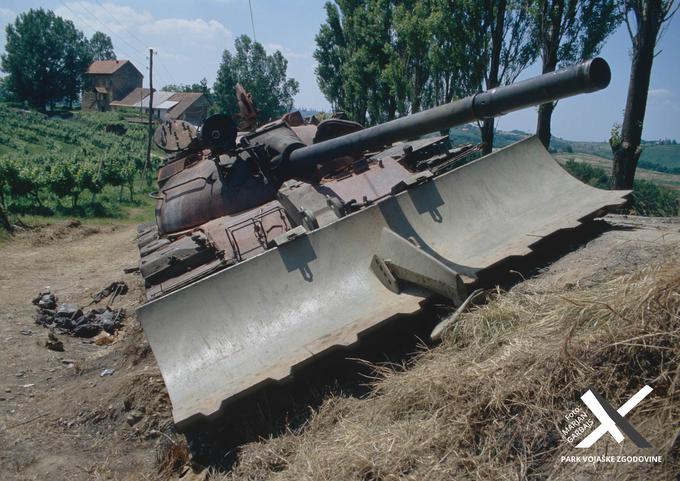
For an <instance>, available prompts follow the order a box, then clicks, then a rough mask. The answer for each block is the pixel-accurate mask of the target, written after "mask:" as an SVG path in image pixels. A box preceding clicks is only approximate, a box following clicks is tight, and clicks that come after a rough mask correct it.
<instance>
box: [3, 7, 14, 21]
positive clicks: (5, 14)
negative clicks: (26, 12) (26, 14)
mask: <svg viewBox="0 0 680 481" xmlns="http://www.w3.org/2000/svg"><path fill="white" fill-rule="evenodd" d="M16 16H17V14H16V12H15V11H14V10H10V9H9V8H0V18H7V19H10V20H12V19H14V17H16Z"/></svg>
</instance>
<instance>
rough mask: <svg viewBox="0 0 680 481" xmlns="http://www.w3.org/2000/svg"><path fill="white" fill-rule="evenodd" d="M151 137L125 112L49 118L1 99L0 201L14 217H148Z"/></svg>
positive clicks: (74, 114) (149, 205) (136, 218)
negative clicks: (126, 119) (144, 175)
mask: <svg viewBox="0 0 680 481" xmlns="http://www.w3.org/2000/svg"><path fill="white" fill-rule="evenodd" d="M146 138H147V130H146V128H145V127H144V126H140V125H137V124H129V123H127V122H124V121H123V120H122V115H120V114H113V113H108V114H100V113H69V112H66V113H64V115H63V116H61V117H60V116H53V117H48V116H46V115H43V114H41V113H38V112H35V111H26V110H20V109H15V108H10V107H8V106H6V105H3V104H0V202H2V204H3V205H4V206H5V208H6V210H7V211H8V212H9V213H10V215H11V214H17V215H29V216H57V217H65V216H70V217H74V216H75V217H104V218H106V217H117V218H132V219H135V220H141V219H143V218H144V219H146V218H149V213H150V212H151V209H152V204H153V203H152V202H151V199H149V198H148V196H147V195H146V193H147V192H148V191H150V190H151V186H150V182H149V181H150V180H151V176H150V175H148V176H147V177H148V178H145V179H142V175H141V174H142V172H143V170H144V163H145V154H146ZM157 159H158V157H157V156H156V155H154V156H153V163H154V164H155V163H156V162H157ZM147 171H148V173H149V174H151V173H152V172H153V171H154V165H152V166H150V167H149V168H148V169H147Z"/></svg>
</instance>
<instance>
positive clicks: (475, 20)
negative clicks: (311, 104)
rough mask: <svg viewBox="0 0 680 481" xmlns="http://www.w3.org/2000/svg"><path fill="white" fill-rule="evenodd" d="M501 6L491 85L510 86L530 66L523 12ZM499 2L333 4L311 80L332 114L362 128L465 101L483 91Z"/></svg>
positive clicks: (513, 4) (342, 0) (518, 6)
mask: <svg viewBox="0 0 680 481" xmlns="http://www.w3.org/2000/svg"><path fill="white" fill-rule="evenodd" d="M502 3H503V5H504V6H503V7H502V8H503V11H504V12H505V15H500V17H501V18H503V20H504V23H503V25H504V27H503V28H500V25H499V28H498V29H497V31H498V32H500V33H501V35H500V37H497V40H498V50H497V56H496V57H495V58H496V59H497V62H496V64H497V65H498V67H499V68H498V72H497V74H495V77H496V81H499V82H500V83H508V82H511V81H513V80H514V79H515V78H516V77H517V75H518V74H519V72H521V71H522V70H523V69H524V68H525V67H526V66H527V65H528V64H529V63H531V61H532V60H533V59H534V58H535V55H536V53H535V52H536V49H535V48H534V46H533V44H532V37H531V36H530V32H531V29H530V25H531V22H530V18H529V14H528V10H527V9H526V8H525V7H523V4H522V2H520V1H513V0H510V1H507V2H502ZM500 4H501V2H498V1H489V2H479V1H472V0H428V1H416V0H366V1H362V2H356V1H348V0H336V1H335V2H334V3H331V2H327V3H326V6H325V8H326V22H325V23H324V24H323V25H322V26H321V28H320V30H319V33H318V34H317V35H316V46H317V48H316V50H315V52H314V57H315V59H316V60H317V62H318V65H317V69H316V75H317V80H318V83H319V87H320V89H321V91H322V92H323V94H324V96H325V97H326V98H327V99H328V100H329V101H330V102H331V104H332V105H333V108H334V109H336V110H342V111H345V112H346V113H347V114H348V115H349V116H350V117H351V118H352V119H354V120H356V121H358V122H362V123H368V124H375V123H379V122H383V121H386V120H390V119H392V118H394V117H396V116H397V115H406V114H409V113H412V112H417V111H419V110H421V109H425V108H429V107H433V106H435V105H439V104H442V103H445V102H449V101H451V100H452V99H453V98H457V97H461V96H465V95H469V94H471V93H474V92H476V91H478V90H480V89H481V87H482V86H483V85H484V84H485V83H488V80H489V78H488V71H489V68H490V53H491V37H492V30H493V28H494V25H495V24H494V22H495V21H496V20H497V18H496V11H497V10H496V9H497V8H499V5H500Z"/></svg>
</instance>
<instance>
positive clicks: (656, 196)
mask: <svg viewBox="0 0 680 481" xmlns="http://www.w3.org/2000/svg"><path fill="white" fill-rule="evenodd" d="M564 167H565V168H566V169H567V171H568V172H569V173H570V174H571V175H573V176H574V177H576V178H577V179H579V180H581V181H582V182H585V183H587V184H589V185H592V186H593V187H598V188H600V189H608V188H609V186H610V185H611V182H612V179H611V177H610V176H609V175H608V174H607V173H606V172H605V171H604V169H601V168H599V167H593V166H591V165H589V164H586V163H582V162H575V161H573V160H568V161H567V162H566V164H565V166H564ZM679 201H680V196H679V195H678V193H677V192H675V191H673V190H670V189H666V188H664V187H660V186H658V185H656V184H654V183H652V182H649V181H647V180H636V181H635V183H634V186H633V196H632V202H631V206H630V212H631V213H633V214H637V215H647V216H662V217H670V216H676V215H678V214H680V204H679Z"/></svg>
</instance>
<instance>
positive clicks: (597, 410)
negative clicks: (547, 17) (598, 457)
mask: <svg viewBox="0 0 680 481" xmlns="http://www.w3.org/2000/svg"><path fill="white" fill-rule="evenodd" d="M650 392H652V388H651V387H649V386H647V385H645V387H643V388H642V389H640V390H639V391H638V392H637V393H635V395H634V396H633V397H632V398H630V399H629V400H628V401H626V402H625V403H624V404H623V405H622V406H621V407H620V408H619V409H617V410H616V412H617V413H618V414H619V415H621V416H622V417H623V416H625V415H626V414H628V413H629V412H630V411H631V410H632V409H633V408H634V407H635V406H637V405H638V404H639V403H640V401H642V400H643V399H644V398H646V397H647V395H648V394H649V393H650ZM581 399H582V400H583V402H584V403H585V405H586V406H588V408H589V409H590V410H591V411H592V413H593V414H594V415H595V417H596V418H597V419H599V420H600V422H601V423H602V424H600V426H598V427H597V429H595V430H594V431H593V432H592V433H590V434H589V435H588V436H586V437H585V439H584V440H583V441H581V442H580V443H579V444H578V445H577V446H576V447H577V448H589V447H591V446H592V445H593V444H595V442H596V441H597V440H598V439H600V438H601V437H602V436H604V434H605V433H606V432H609V434H611V435H612V437H613V438H614V439H615V440H616V442H617V443H620V442H622V441H623V439H624V438H623V433H622V432H621V430H620V429H619V427H623V426H620V424H621V422H620V423H619V425H617V423H616V421H614V420H613V419H612V418H611V416H610V415H609V414H607V412H606V410H605V408H604V407H603V406H602V403H601V402H600V401H598V399H597V397H596V395H595V394H594V393H593V391H592V390H591V389H589V390H588V391H586V393H585V394H584V395H583V396H581ZM604 402H605V403H606V401H604ZM606 404H608V403H606ZM621 421H622V422H623V423H626V421H624V420H621ZM630 428H631V429H632V426H630ZM636 434H638V436H639V433H636ZM634 441H635V440H634ZM642 441H644V438H642ZM644 442H645V443H646V441H644ZM636 444H637V442H636ZM641 447H642V446H641Z"/></svg>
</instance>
